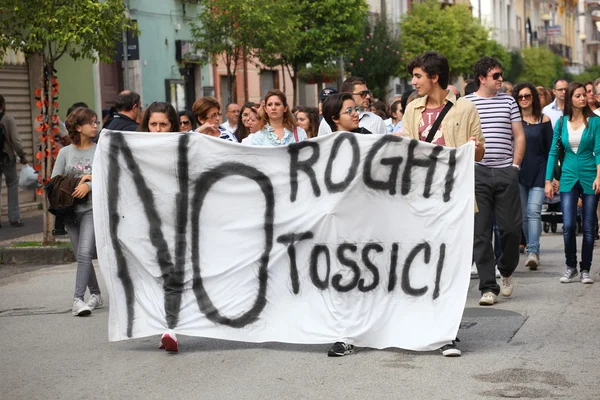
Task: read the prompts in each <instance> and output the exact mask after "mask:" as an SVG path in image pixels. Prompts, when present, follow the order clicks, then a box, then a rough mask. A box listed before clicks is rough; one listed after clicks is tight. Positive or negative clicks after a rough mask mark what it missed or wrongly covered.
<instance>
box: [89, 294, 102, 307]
mask: <svg viewBox="0 0 600 400" xmlns="http://www.w3.org/2000/svg"><path fill="white" fill-rule="evenodd" d="M102 304H104V301H103V300H102V295H100V294H93V295H91V296H90V298H89V299H88V302H87V306H88V307H89V308H91V309H92V310H95V309H96V308H98V307H102Z"/></svg>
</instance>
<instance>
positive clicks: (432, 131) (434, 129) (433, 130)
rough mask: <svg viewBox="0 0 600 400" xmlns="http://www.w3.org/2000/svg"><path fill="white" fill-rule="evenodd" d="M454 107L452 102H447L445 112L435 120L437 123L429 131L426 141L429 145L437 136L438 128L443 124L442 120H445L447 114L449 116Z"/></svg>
mask: <svg viewBox="0 0 600 400" xmlns="http://www.w3.org/2000/svg"><path fill="white" fill-rule="evenodd" d="M453 105H454V104H452V102H451V101H448V102H446V105H445V106H444V108H443V110H442V111H441V112H440V113H439V115H438V117H437V118H436V119H435V122H434V123H433V125H432V126H431V129H430V130H429V135H427V139H425V141H426V142H427V143H431V141H432V140H433V138H434V136H435V134H436V133H437V130H438V128H439V127H440V125H441V123H442V120H443V119H444V117H445V116H446V114H448V111H450V109H451V108H452V106H453Z"/></svg>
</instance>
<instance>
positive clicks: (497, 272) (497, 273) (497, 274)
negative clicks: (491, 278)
mask: <svg viewBox="0 0 600 400" xmlns="http://www.w3.org/2000/svg"><path fill="white" fill-rule="evenodd" d="M494 269H495V270H496V278H502V275H501V274H500V271H499V270H498V266H497V265H496V266H495V267H494Z"/></svg>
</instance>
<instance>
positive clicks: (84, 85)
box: [55, 55, 98, 120]
mask: <svg viewBox="0 0 600 400" xmlns="http://www.w3.org/2000/svg"><path fill="white" fill-rule="evenodd" d="M55 68H56V71H57V72H56V77H57V79H58V84H59V85H60V86H59V93H58V103H59V113H58V115H59V117H60V118H61V119H63V120H64V118H65V117H66V113H67V110H68V109H69V107H71V105H73V103H76V102H80V101H83V102H84V103H86V104H87V105H88V106H89V107H90V108H91V109H92V110H97V109H98V108H97V105H96V100H95V98H96V89H95V87H96V85H95V84H94V63H93V62H92V61H90V60H76V61H75V60H73V59H72V58H71V57H69V56H68V55H65V56H63V57H62V58H61V59H59V60H58V62H57V63H56V65H55Z"/></svg>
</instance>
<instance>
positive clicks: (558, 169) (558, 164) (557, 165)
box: [554, 117, 565, 181]
mask: <svg viewBox="0 0 600 400" xmlns="http://www.w3.org/2000/svg"><path fill="white" fill-rule="evenodd" d="M560 122H561V123H562V122H563V117H561V118H560ZM559 132H560V136H559V138H558V140H557V141H556V148H557V149H558V154H557V155H556V160H555V161H554V179H556V180H557V181H560V175H561V174H562V166H563V162H564V161H565V146H563V143H562V124H561V126H560V128H559Z"/></svg>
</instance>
